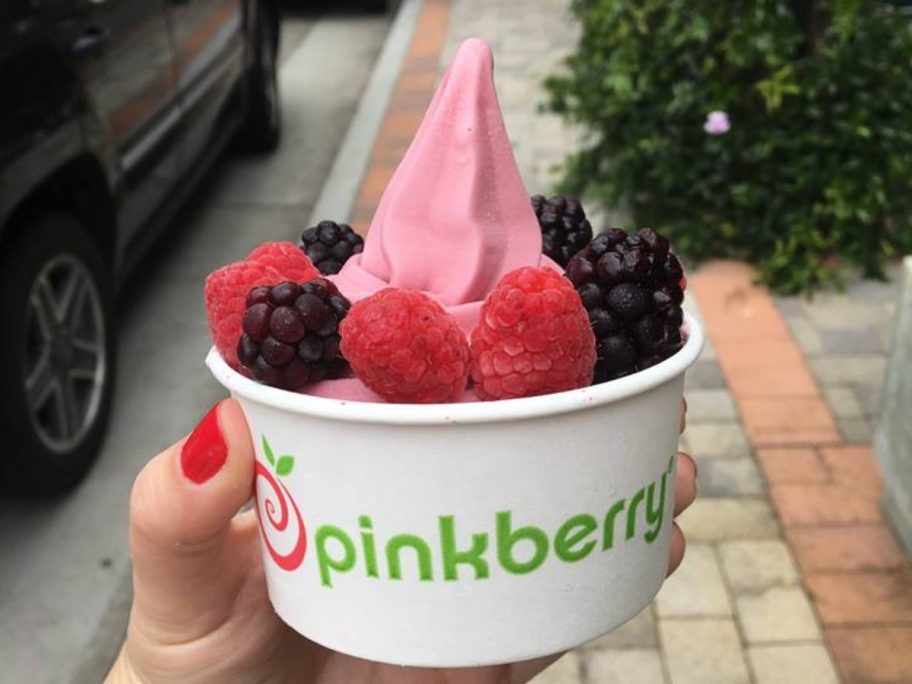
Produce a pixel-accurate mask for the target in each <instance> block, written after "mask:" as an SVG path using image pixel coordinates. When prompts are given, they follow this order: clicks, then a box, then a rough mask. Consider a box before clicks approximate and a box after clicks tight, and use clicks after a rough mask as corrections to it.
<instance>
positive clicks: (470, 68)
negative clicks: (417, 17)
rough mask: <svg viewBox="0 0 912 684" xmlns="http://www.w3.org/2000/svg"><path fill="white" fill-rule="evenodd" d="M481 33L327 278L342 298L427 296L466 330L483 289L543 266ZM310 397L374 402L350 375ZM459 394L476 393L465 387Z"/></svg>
mask: <svg viewBox="0 0 912 684" xmlns="http://www.w3.org/2000/svg"><path fill="white" fill-rule="evenodd" d="M493 70H494V60H493V56H492V54H491V50H490V48H489V47H488V46H487V44H486V43H484V41H481V40H478V39H470V40H467V41H465V42H464V43H463V44H462V45H461V46H460V48H459V51H458V52H457V53H456V57H455V58H454V59H453V63H452V64H451V65H450V68H449V70H448V71H447V73H446V75H445V76H444V78H443V81H442V82H441V84H440V87H439V88H438V89H437V92H436V93H435V95H434V99H433V100H432V101H431V104H430V106H429V107H428V110H427V112H426V114H425V116H424V121H422V123H421V126H420V127H419V129H418V132H417V133H416V134H415V138H414V140H413V141H412V144H411V145H410V146H409V149H408V151H407V152H406V154H405V157H404V159H403V160H402V162H401V163H400V165H399V168H398V169H396V172H395V174H394V175H393V177H392V179H391V180H390V182H389V185H387V187H386V190H385V192H384V193H383V197H382V199H381V200H380V206H379V207H378V208H377V212H376V214H375V215H374V219H373V221H372V222H371V226H370V232H369V233H368V235H367V239H366V242H365V245H364V251H363V252H362V253H361V254H359V255H356V256H354V257H352V258H351V259H350V260H349V261H348V262H347V263H346V264H345V266H344V268H343V269H342V270H341V271H340V272H339V273H338V274H337V275H335V276H333V277H332V278H331V279H332V280H333V281H334V282H335V283H336V285H337V286H338V287H339V289H340V290H341V291H342V293H343V294H344V295H345V296H346V297H348V298H349V299H350V300H351V301H352V302H356V301H358V300H360V299H363V298H365V297H368V296H370V295H371V294H373V293H375V292H377V291H379V290H382V289H383V288H385V287H400V288H406V289H412V290H420V291H422V292H425V293H426V294H428V295H430V296H432V297H434V298H435V299H437V300H438V301H439V302H440V303H441V304H442V305H443V307H444V308H445V309H446V310H447V311H448V312H449V313H451V314H452V315H453V316H454V317H455V318H456V320H457V321H458V322H459V325H460V326H461V327H462V328H463V330H465V331H466V334H469V333H471V331H472V329H473V328H474V327H475V324H476V322H477V320H478V315H479V312H480V309H481V305H482V303H483V302H484V299H485V296H487V294H488V293H489V292H490V291H491V290H492V289H493V288H494V286H495V285H496V284H497V281H498V280H500V278H501V277H502V276H504V275H506V274H507V273H509V272H510V271H512V270H514V269H516V268H519V267H521V266H539V265H547V266H550V267H552V268H555V269H558V270H560V267H559V266H557V264H555V263H554V262H553V261H551V260H550V259H548V258H547V257H544V256H542V253H541V249H542V241H541V231H540V229H539V226H538V222H537V220H536V218H535V213H534V211H533V210H532V206H531V204H530V201H529V195H528V193H527V192H526V189H525V187H524V186H523V182H522V178H521V177H520V175H519V169H518V168H517V167H516V160H515V159H514V157H513V150H512V148H511V146H510V139H509V137H508V136H507V131H506V128H505V126H504V122H503V115H502V114H501V111H500V105H499V103H498V101H497V92H496V90H495V88H494V74H493ZM306 391H307V392H308V393H309V394H315V395H318V396H324V397H331V398H338V399H349V400H353V401H382V399H381V398H380V397H378V396H377V395H376V394H374V393H373V392H371V391H370V390H369V389H367V387H365V386H364V384H363V383H361V382H360V381H359V380H357V379H356V378H346V379H342V380H326V381H323V382H320V383H316V384H314V385H312V386H310V387H308V388H307V390H306ZM463 400H464V401H472V400H476V397H475V396H474V394H473V393H471V392H469V391H467V392H466V393H465V395H464V397H463Z"/></svg>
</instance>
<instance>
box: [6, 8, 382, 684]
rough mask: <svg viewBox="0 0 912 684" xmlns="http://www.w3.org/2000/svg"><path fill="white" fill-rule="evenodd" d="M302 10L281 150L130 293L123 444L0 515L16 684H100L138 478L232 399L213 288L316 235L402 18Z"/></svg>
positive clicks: (121, 602)
mask: <svg viewBox="0 0 912 684" xmlns="http://www.w3.org/2000/svg"><path fill="white" fill-rule="evenodd" d="M289 4H290V3H289ZM297 4H298V5H299V8H295V7H294V6H292V7H290V8H289V10H288V14H287V16H286V22H285V25H284V28H283V39H284V45H283V49H282V55H281V57H282V60H283V65H282V70H281V81H280V84H281V89H282V98H283V103H282V112H283V121H284V134H283V142H282V146H281V148H280V149H279V150H278V151H277V152H276V153H275V154H273V155H271V156H269V157H266V158H262V159H254V158H237V157H228V158H226V159H225V160H224V161H222V162H221V163H220V164H219V165H218V166H217V167H216V168H215V169H214V170H213V173H212V174H211V175H210V177H209V179H208V180H207V181H206V182H205V183H204V185H203V187H201V188H200V189H199V191H198V192H197V193H196V195H195V197H194V199H193V200H192V201H191V202H190V205H189V206H188V207H187V208H186V209H185V210H184V211H183V212H182V213H181V214H180V215H179V216H178V217H177V218H176V219H175V221H174V222H173V225H172V227H171V229H170V230H169V232H168V234H167V235H166V236H165V237H164V239H163V241H162V243H161V244H160V245H159V247H158V248H157V249H156V250H155V252H154V253H153V254H152V255H151V256H150V258H149V259H148V260H146V261H145V262H144V265H143V266H142V267H141V269H140V270H139V271H138V272H137V273H136V274H135V276H134V277H133V278H132V279H131V281H130V283H129V286H128V287H127V288H126V290H125V293H124V296H123V298H122V302H121V311H122V314H121V321H120V324H119V329H120V336H121V343H120V352H119V353H120V356H119V363H120V376H119V379H118V387H117V394H116V398H115V406H114V412H113V420H112V426H111V428H112V429H111V431H110V434H109V437H108V439H107V442H106V444H105V447H104V450H103V452H102V453H101V455H100V457H99V459H98V462H97V463H96V465H95V467H94V469H93V471H92V472H91V474H90V475H89V477H88V478H87V480H86V481H85V482H84V484H83V485H82V486H80V488H79V489H77V490H76V491H75V492H74V493H72V494H71V495H70V496H67V497H65V498H63V499H60V500H55V501H47V502H34V501H32V502H29V501H21V500H0V549H2V551H0V682H2V683H4V684H6V683H9V684H21V683H22V682H29V683H30V684H46V683H47V684H50V683H54V684H57V683H64V684H66V683H68V682H74V683H76V682H78V684H85V683H91V682H96V681H99V680H100V677H101V676H103V675H102V673H103V672H104V671H105V669H106V667H107V665H108V663H109V662H110V660H111V658H112V657H113V655H114V654H115V653H116V650H117V648H118V646H119V643H120V640H121V639H122V634H123V629H124V626H125V624H126V618H127V610H128V607H129V601H130V584H129V573H130V562H129V557H128V553H127V541H126V538H127V503H128V497H129V492H130V486H131V483H132V481H133V478H134V477H135V476H136V474H137V473H138V472H139V470H140V469H141V468H142V466H143V464H144V463H145V462H146V461H147V460H148V459H149V458H151V457H152V456H154V455H155V454H156V453H157V452H158V451H159V450H160V449H161V448H162V447H164V446H166V445H167V444H169V443H171V442H173V441H175V440H176V439H178V438H179V437H180V436H181V435H182V434H184V433H186V432H187V431H189V430H190V429H191V428H192V427H193V425H194V423H195V421H196V420H197V419H198V418H199V417H200V416H201V415H203V413H204V412H205V410H206V409H207V408H208V407H209V406H210V405H211V404H212V403H213V402H214V401H216V400H217V399H218V398H220V397H221V396H223V390H222V389H221V387H219V386H217V385H216V383H215V381H214V380H212V379H211V377H210V376H209V374H208V371H207V370H206V368H205V366H204V365H203V358H204V356H205V354H206V351H207V349H208V347H209V344H210V343H209V340H208V333H207V330H206V324H205V312H204V308H203V299H202V284H203V279H204V277H205V275H206V274H207V273H209V272H210V271H211V270H213V269H215V268H217V267H218V266H220V265H222V264H224V263H227V262H229V261H234V260H236V259H238V258H240V257H242V256H243V255H244V254H246V253H247V252H248V251H249V250H250V249H251V248H252V247H253V246H254V245H256V244H257V243H258V242H260V241H262V240H265V239H294V238H296V237H297V235H298V234H299V233H300V232H301V230H303V229H304V228H305V227H306V222H307V220H308V218H309V216H310V212H311V209H312V206H313V203H314V201H315V199H316V198H317V197H318V195H319V193H320V190H321V187H322V185H323V181H324V179H325V178H326V175H327V173H328V172H329V169H330V167H331V165H332V161H333V158H334V156H335V152H336V150H337V148H338V146H339V144H340V143H341V141H342V139H343V136H344V134H345V131H346V128H347V126H348V123H349V121H350V120H351V117H352V115H353V113H354V110H355V107H356V105H357V103H358V100H359V97H360V95H361V92H362V90H363V88H364V86H365V84H366V82H367V80H368V78H369V76H370V73H371V69H372V67H373V64H374V61H375V59H376V57H377V55H378V53H379V52H380V49H381V47H382V45H383V41H384V38H385V36H386V32H387V30H388V28H389V23H390V17H389V16H386V17H383V16H372V15H367V14H364V13H361V12H359V11H358V10H357V9H351V10H348V11H346V10H345V9H339V3H331V2H326V3H324V4H323V6H322V8H320V7H317V8H316V9H313V3H311V2H304V1H302V2H299V3H297ZM305 5H306V6H308V7H310V8H311V9H309V10H305V9H301V8H303V7H304V6H305ZM326 8H333V9H326ZM327 218H338V217H327Z"/></svg>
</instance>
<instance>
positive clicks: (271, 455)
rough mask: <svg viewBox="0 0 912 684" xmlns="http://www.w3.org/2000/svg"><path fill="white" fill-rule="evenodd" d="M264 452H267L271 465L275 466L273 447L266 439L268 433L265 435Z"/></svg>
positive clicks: (267, 458)
mask: <svg viewBox="0 0 912 684" xmlns="http://www.w3.org/2000/svg"><path fill="white" fill-rule="evenodd" d="M263 453H264V454H266V460H267V461H269V465H271V466H272V467H273V468H274V467H275V454H273V453H272V447H271V446H269V442H267V441H266V435H263Z"/></svg>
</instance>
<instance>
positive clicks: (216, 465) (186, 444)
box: [130, 399, 255, 643]
mask: <svg viewBox="0 0 912 684" xmlns="http://www.w3.org/2000/svg"><path fill="white" fill-rule="evenodd" d="M253 468H254V454H253V445H252V443H251V440H250V433H249V431H248V429H247V423H246V421H245V419H244V414H243V412H242V411H241V407H240V405H239V404H238V403H237V402H236V401H234V400H233V399H228V400H225V401H222V402H220V403H218V404H216V405H215V406H213V407H212V409H211V410H210V411H209V413H208V414H206V416H205V417H204V418H203V419H202V420H201V421H200V423H199V425H197V426H196V428H195V429H194V430H193V432H192V433H191V434H190V436H189V437H187V438H186V439H185V440H182V441H180V442H178V443H177V444H174V445H173V446H171V447H170V448H168V449H166V450H165V451H164V452H162V453H161V454H159V455H158V456H156V457H155V458H154V459H152V460H151V461H150V462H149V463H148V464H147V465H146V467H145V468H143V470H142V472H140V474H139V476H138V477H137V478H136V482H135V483H134V485H133V492H132V495H131V497H130V549H131V552H132V554H133V590H134V600H133V613H134V617H135V618H138V619H140V621H141V624H142V625H143V627H144V628H145V629H149V630H153V631H154V633H152V634H148V635H147V636H149V637H151V638H153V639H155V640H156V641H164V642H172V643H173V642H174V641H178V642H185V641H188V640H191V639H194V638H197V637H199V636H201V635H203V634H206V633H208V632H209V630H211V629H212V628H213V627H215V626H217V625H218V624H221V622H222V621H224V619H225V618H226V616H227V615H228V613H229V611H230V609H231V606H232V604H233V602H234V599H235V597H236V595H237V593H238V592H239V591H240V588H241V585H242V583H243V579H244V575H245V572H246V570H247V567H246V563H247V562H249V558H250V557H251V556H252V555H251V554H250V553H249V552H247V551H248V548H247V547H246V545H245V544H244V543H243V542H244V541H245V539H246V541H247V542H248V544H249V542H250V541H251V540H254V539H255V537H254V535H253V534H247V535H243V534H241V532H242V531H243V530H242V529H241V528H242V526H241V525H240V523H236V524H235V525H232V519H233V518H234V515H235V514H236V513H237V512H238V510H239V509H240V508H241V507H242V506H243V505H244V504H245V503H246V502H247V501H248V500H249V499H250V496H251V493H252V488H253ZM244 529H246V530H247V531H248V532H252V531H253V528H252V526H250V525H247V526H246V528H244ZM245 552H247V553H245Z"/></svg>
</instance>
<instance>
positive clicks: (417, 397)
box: [341, 288, 469, 404]
mask: <svg viewBox="0 0 912 684" xmlns="http://www.w3.org/2000/svg"><path fill="white" fill-rule="evenodd" d="M341 333H342V353H343V354H344V355H345V358H346V359H348V361H349V363H350V364H351V367H352V369H353V370H354V371H355V374H356V375H357V376H358V377H359V378H360V379H361V381H362V382H363V383H364V384H365V385H367V386H368V387H369V388H370V389H371V390H373V391H374V392H376V393H377V394H379V395H380V396H381V397H383V398H384V399H385V400H386V401H390V402H396V403H403V404H429V403H443V402H450V401H454V400H456V399H457V398H458V397H459V396H460V395H461V394H462V392H463V391H464V390H465V388H466V384H467V383H468V378H469V343H468V340H467V339H466V335H465V333H464V332H463V331H462V329H461V328H460V327H459V324H458V323H457V322H456V320H455V319H454V318H453V317H452V316H451V315H450V314H448V313H447V312H446V311H444V309H443V307H442V306H440V304H438V303H437V302H436V301H434V300H433V299H431V298H430V297H428V296H427V295H425V294H423V293H421V292H416V291H413V290H400V289H397V288H386V289H384V290H380V291H379V292H377V293H376V294H374V295H371V296H370V297H368V298H367V299H363V300H361V301H360V302H358V303H357V304H355V305H354V306H353V307H352V310H351V313H349V315H348V317H347V318H346V319H345V320H344V321H343V322H342V326H341Z"/></svg>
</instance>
